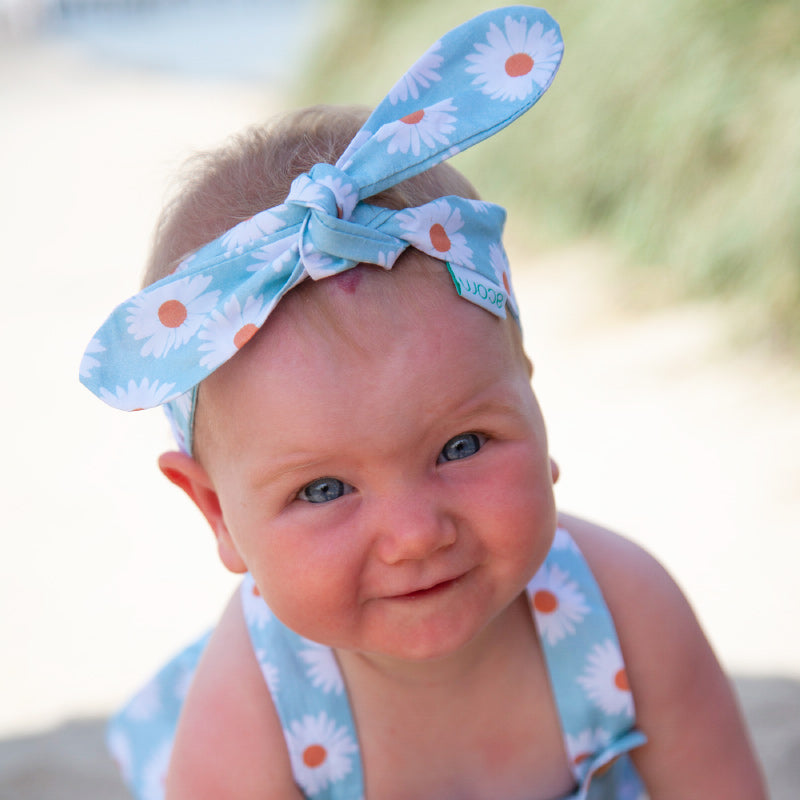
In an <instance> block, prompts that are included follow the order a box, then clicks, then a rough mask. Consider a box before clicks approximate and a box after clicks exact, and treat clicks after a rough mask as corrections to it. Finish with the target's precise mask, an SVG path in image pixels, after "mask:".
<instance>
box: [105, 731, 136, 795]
mask: <svg viewBox="0 0 800 800" xmlns="http://www.w3.org/2000/svg"><path fill="white" fill-rule="evenodd" d="M106 745H107V746H108V751H109V752H110V753H111V757H112V758H113V759H114V763H115V764H116V765H117V768H118V769H119V771H120V774H121V775H122V780H123V781H124V782H125V783H130V781H131V776H132V775H133V751H132V750H131V743H130V740H129V739H128V737H127V736H126V735H125V734H124V733H123V732H122V731H121V730H119V729H118V728H114V729H112V730H111V732H110V733H109V734H108V739H107V741H106Z"/></svg>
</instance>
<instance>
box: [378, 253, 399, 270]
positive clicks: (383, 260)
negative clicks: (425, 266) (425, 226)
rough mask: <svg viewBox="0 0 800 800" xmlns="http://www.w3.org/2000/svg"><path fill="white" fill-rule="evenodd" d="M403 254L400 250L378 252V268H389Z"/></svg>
mask: <svg viewBox="0 0 800 800" xmlns="http://www.w3.org/2000/svg"><path fill="white" fill-rule="evenodd" d="M402 252H403V250H402V249H398V250H389V251H385V250H380V251H378V261H377V262H376V263H377V264H378V266H379V267H391V266H392V265H393V264H394V262H395V261H397V259H398V258H400V254H401V253H402Z"/></svg>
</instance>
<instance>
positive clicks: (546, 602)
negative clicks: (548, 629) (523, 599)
mask: <svg viewBox="0 0 800 800" xmlns="http://www.w3.org/2000/svg"><path fill="white" fill-rule="evenodd" d="M533 607H534V608H535V609H536V610H537V611H538V612H539V613H540V614H552V613H553V612H554V611H555V610H556V609H557V608H558V598H557V597H556V596H555V595H554V594H553V593H552V592H550V591H548V590H547V589H539V591H538V592H536V594H535V595H534V596H533Z"/></svg>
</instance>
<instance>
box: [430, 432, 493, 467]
mask: <svg viewBox="0 0 800 800" xmlns="http://www.w3.org/2000/svg"><path fill="white" fill-rule="evenodd" d="M483 443H484V439H483V437H481V436H479V435H478V434H477V433H459V434H458V436H454V437H453V438H452V439H451V440H450V441H449V442H448V443H447V444H446V445H445V446H444V447H443V448H442V452H441V453H440V454H439V463H440V464H441V463H443V462H445V461H458V460H459V459H461V458H469V457H470V456H474V455H475V453H477V452H478V450H480V449H481V447H483Z"/></svg>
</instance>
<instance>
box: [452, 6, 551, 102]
mask: <svg viewBox="0 0 800 800" xmlns="http://www.w3.org/2000/svg"><path fill="white" fill-rule="evenodd" d="M486 41H487V42H488V44H483V43H482V42H477V43H476V44H475V49H476V50H477V51H478V52H477V53H472V54H470V55H468V56H467V61H470V62H471V65H470V66H469V67H467V68H466V71H467V72H470V73H472V74H474V75H476V76H477V77H476V78H475V79H474V80H473V81H472V83H473V84H474V85H476V86H479V87H480V89H481V91H482V92H483V93H484V94H488V95H489V96H490V97H491V98H492V99H493V100H522V99H523V98H525V97H527V96H528V95H529V94H531V92H532V91H533V85H534V84H536V85H537V86H539V87H542V88H544V87H546V86H547V85H548V84H549V82H550V80H551V78H552V75H553V72H554V69H555V66H556V65H557V64H558V60H559V56H560V54H561V52H562V50H563V49H564V45H563V44H562V43H561V41H560V39H559V38H558V36H557V35H556V32H555V30H549V31H547V33H544V28H543V26H542V23H541V22H534V23H533V25H531V29H530V30H528V21H527V20H526V19H525V18H524V17H522V18H521V19H518V20H515V19H513V18H512V17H510V16H508V17H506V19H505V33H504V32H503V31H501V30H500V29H499V28H498V27H497V26H496V25H495V24H494V23H492V24H491V26H490V27H489V32H488V33H487V34H486Z"/></svg>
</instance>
